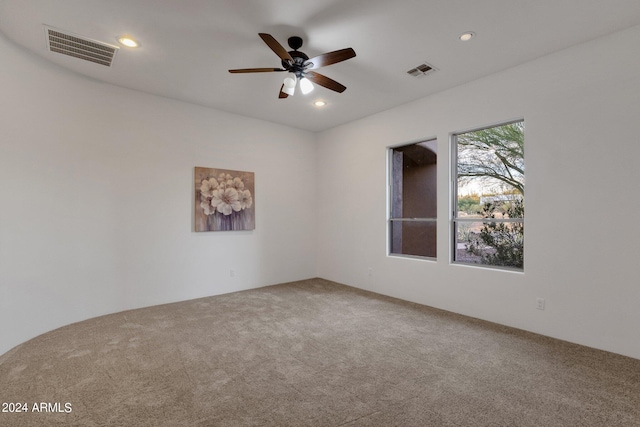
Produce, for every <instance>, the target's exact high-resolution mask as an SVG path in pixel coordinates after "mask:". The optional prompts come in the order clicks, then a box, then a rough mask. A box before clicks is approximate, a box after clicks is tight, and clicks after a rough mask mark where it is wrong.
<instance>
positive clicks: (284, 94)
mask: <svg viewBox="0 0 640 427" xmlns="http://www.w3.org/2000/svg"><path fill="white" fill-rule="evenodd" d="M282 89H284V84H283V85H282V86H280V94H278V98H280V99H283V98H287V97H288V96H289V95H287V94H286V93H284V92H283V91H282Z"/></svg>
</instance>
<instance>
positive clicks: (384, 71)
mask: <svg viewBox="0 0 640 427" xmlns="http://www.w3.org/2000/svg"><path fill="white" fill-rule="evenodd" d="M43 24H46V25H49V26H53V27H57V28H60V29H62V30H66V31H69V32H72V33H75V34H78V35H80V36H84V37H87V38H91V39H95V40H99V41H103V42H106V43H110V44H117V42H116V37H117V36H119V35H122V34H131V35H132V36H134V37H136V38H137V39H138V40H139V41H140V43H141V47H140V48H137V49H130V48H124V47H123V48H121V49H120V51H119V52H118V54H117V55H116V59H115V61H114V64H113V66H112V67H105V66H102V65H97V64H93V63H89V62H86V61H82V60H79V59H75V58H72V57H68V56H65V55H60V54H56V53H52V52H49V51H47V49H46V41H45V32H44V28H43ZM638 24H640V0H393V1H390V0H209V1H206V0H55V1H52V0H0V31H2V33H4V34H5V35H6V36H7V37H8V38H9V39H11V40H13V41H14V42H16V43H17V44H19V45H21V46H23V47H25V48H26V49H29V50H31V51H33V52H35V53H36V54H38V55H40V56H42V57H44V58H46V59H47V60H49V61H51V62H54V63H56V64H59V65H60V66H62V67H65V68H68V69H69V70H72V71H75V72H77V73H80V74H83V75H86V76H88V77H91V78H94V79H97V80H101V81H105V82H108V83H112V84H115V85H118V86H123V87H126V88H131V89H136V90H140V91H143V92H148V93H153V94H157V95H161V96H165V97H168V98H174V99H178V100H182V101H185V102H190V103H195V104H199V105H205V106H209V107H213V108H216V109H220V110H225V111H229V112H232V113H238V114H242V115H246V116H250V117H256V118H260V119H264V120H268V121H272V122H276V123H282V124H286V125H289V126H293V127H297V128H301V129H307V130H311V131H321V130H324V129H328V128H331V127H334V126H337V125H339V124H342V123H346V122H349V121H352V120H355V119H358V118H361V117H365V116H368V115H371V114H374V113H377V112H380V111H383V110H387V109H390V108H392V107H395V106H397V105H400V104H404V103H407V102H410V101H412V100H415V99H418V98H422V97H424V96H427V95H429V94H432V93H435V92H438V91H442V90H445V89H447V88H450V87H453V86H457V85H460V84H463V83H466V82H469V81H472V80H475V79H478V78H480V77H483V76H486V75H489V74H492V73H495V72H497V71H500V70H503V69H506V68H510V67H514V66H517V65H519V64H521V63H524V62H527V61H530V60H532V59H535V58H537V57H540V56H543V55H546V54H549V53H551V52H555V51H558V50H561V49H564V48H567V47H569V46H572V45H575V44H577V43H581V42H584V41H587V40H591V39H594V38H597V37H600V36H603V35H606V34H609V33H612V32H616V31H619V30H622V29H624V28H627V27H631V26H634V25H638ZM465 31H474V32H475V33H477V36H476V37H475V38H473V39H472V40H471V41H469V42H461V41H459V40H458V35H459V34H461V33H463V32H465ZM259 32H266V33H269V34H271V35H273V36H274V37H275V38H276V39H277V40H278V41H279V42H280V43H281V44H282V45H283V46H285V47H288V46H287V38H288V37H290V36H293V35H297V36H300V37H302V38H303V39H304V42H305V44H304V45H303V47H302V48H301V49H300V50H301V51H303V52H305V53H306V54H307V55H309V57H313V56H315V55H318V54H321V53H324V52H329V51H333V50H338V49H342V48H346V47H352V48H353V49H354V50H355V51H356V53H357V56H356V57H355V58H353V59H350V60H348V61H345V62H342V63H339V64H334V65H331V66H328V67H326V68H322V69H320V70H319V71H320V72H321V73H322V74H325V75H326V76H328V77H330V78H332V79H334V80H337V81H338V82H340V83H342V84H344V85H345V86H347V90H346V91H345V92H344V93H342V94H337V93H334V92H332V91H329V90H327V89H325V88H322V87H318V86H316V89H315V90H314V91H313V92H312V93H311V94H308V95H302V94H300V93H299V92H297V93H296V95H295V96H293V97H290V98H288V99H278V97H277V96H278V92H279V89H280V86H281V84H282V79H283V77H284V75H283V73H260V74H230V73H228V72H227V70H228V69H230V68H250V67H280V59H279V58H278V57H277V56H276V55H275V54H274V53H273V52H272V51H271V50H270V49H269V48H268V47H267V45H265V44H264V43H263V41H262V40H261V39H260V38H259V37H258V33H259ZM629 54H630V55H631V54H634V55H635V54H637V52H635V53H632V52H629ZM593 60H594V62H596V61H598V58H594V59H593ZM423 62H427V63H429V64H431V65H433V66H434V67H436V68H437V69H438V71H437V72H435V73H433V74H431V75H428V76H424V77H420V78H415V77H411V76H409V75H408V74H407V73H406V71H408V70H409V69H411V68H414V67H415V66H417V65H419V64H421V63H423ZM316 99H323V100H325V101H327V103H328V105H327V106H326V107H324V108H323V109H318V108H316V107H313V105H312V101H314V100H316Z"/></svg>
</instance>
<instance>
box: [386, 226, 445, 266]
mask: <svg viewBox="0 0 640 427" xmlns="http://www.w3.org/2000/svg"><path fill="white" fill-rule="evenodd" d="M390 227H391V253H393V254H404V255H414V256H424V257H432V258H435V257H436V222H435V221H428V222H426V221H391V225H390Z"/></svg>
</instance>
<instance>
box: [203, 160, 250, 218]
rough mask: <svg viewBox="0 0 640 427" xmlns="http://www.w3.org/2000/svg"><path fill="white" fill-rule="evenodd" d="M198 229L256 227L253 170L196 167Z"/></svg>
mask: <svg viewBox="0 0 640 427" xmlns="http://www.w3.org/2000/svg"><path fill="white" fill-rule="evenodd" d="M194 175H195V181H194V182H195V199H194V200H195V203H194V210H195V230H196V231H224V230H253V229H255V228H256V211H255V204H254V199H253V198H254V191H255V183H254V174H253V172H242V171H233V170H228V169H214V168H201V167H196V168H195V174H194Z"/></svg>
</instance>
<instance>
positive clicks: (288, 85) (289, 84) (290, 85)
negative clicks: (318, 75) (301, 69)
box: [282, 75, 296, 96]
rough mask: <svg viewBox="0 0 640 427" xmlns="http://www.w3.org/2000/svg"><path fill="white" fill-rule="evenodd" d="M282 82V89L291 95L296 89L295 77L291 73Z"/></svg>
mask: <svg viewBox="0 0 640 427" xmlns="http://www.w3.org/2000/svg"><path fill="white" fill-rule="evenodd" d="M283 84H284V86H283V87H282V91H283V92H284V93H286V94H287V95H289V96H293V94H294V93H295V91H296V77H295V76H293V77H292V75H289V76H287V77H285V78H284V82H283Z"/></svg>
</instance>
